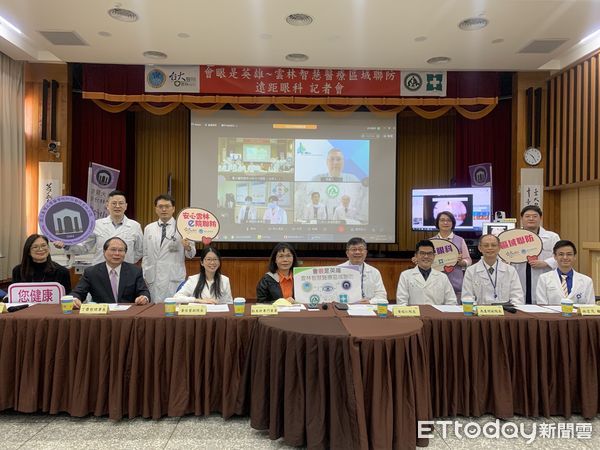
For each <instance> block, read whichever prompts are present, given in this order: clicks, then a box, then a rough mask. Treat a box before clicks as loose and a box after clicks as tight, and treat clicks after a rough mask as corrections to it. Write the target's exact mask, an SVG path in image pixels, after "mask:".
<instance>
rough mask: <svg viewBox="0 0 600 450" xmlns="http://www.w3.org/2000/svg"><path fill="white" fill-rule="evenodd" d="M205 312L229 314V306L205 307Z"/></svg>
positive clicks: (208, 305)
mask: <svg viewBox="0 0 600 450" xmlns="http://www.w3.org/2000/svg"><path fill="white" fill-rule="evenodd" d="M206 312H209V313H211V312H212V313H215V312H229V305H227V304H221V305H210V304H207V305H206Z"/></svg>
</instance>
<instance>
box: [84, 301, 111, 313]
mask: <svg viewBox="0 0 600 450" xmlns="http://www.w3.org/2000/svg"><path fill="white" fill-rule="evenodd" d="M79 314H108V303H91V304H90V303H84V304H83V305H81V307H80V308H79Z"/></svg>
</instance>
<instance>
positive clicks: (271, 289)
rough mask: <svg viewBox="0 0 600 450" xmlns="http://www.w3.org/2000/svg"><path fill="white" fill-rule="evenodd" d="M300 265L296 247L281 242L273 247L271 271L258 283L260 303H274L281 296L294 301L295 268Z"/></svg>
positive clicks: (270, 259) (270, 261) (257, 298)
mask: <svg viewBox="0 0 600 450" xmlns="http://www.w3.org/2000/svg"><path fill="white" fill-rule="evenodd" d="M297 266H298V257H297V256H296V251H295V250H294V247H292V246H291V245H290V244H288V243H286V242H280V243H279V244H277V245H276V246H275V248H273V251H272V252H271V257H270V258H269V271H268V272H267V273H265V275H264V276H263V277H262V278H261V279H260V281H259V282H258V284H257V285H256V300H257V301H258V302H259V303H273V302H274V301H276V300H279V299H280V298H285V299H286V300H287V301H289V302H291V303H294V301H295V300H294V274H293V268H294V267H297Z"/></svg>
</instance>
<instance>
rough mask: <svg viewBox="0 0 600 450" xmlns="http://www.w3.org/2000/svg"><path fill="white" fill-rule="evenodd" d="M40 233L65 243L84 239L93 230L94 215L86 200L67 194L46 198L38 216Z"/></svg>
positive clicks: (94, 224) (71, 243)
mask: <svg viewBox="0 0 600 450" xmlns="http://www.w3.org/2000/svg"><path fill="white" fill-rule="evenodd" d="M38 222H39V224H40V230H41V231H42V234H44V235H45V236H47V237H48V239H50V240H51V241H61V242H64V243H65V244H67V245H74V244H79V243H80V242H83V241H85V240H86V239H87V238H88V236H89V235H90V234H92V232H93V231H94V227H95V226H96V217H95V216H94V211H92V208H90V207H89V206H88V204H87V203H86V202H84V201H83V200H81V199H79V198H77V197H71V196H68V195H63V196H62V197H56V198H53V199H51V200H48V201H47V202H46V203H45V204H44V206H42V209H41V210H40V214H39V216H38Z"/></svg>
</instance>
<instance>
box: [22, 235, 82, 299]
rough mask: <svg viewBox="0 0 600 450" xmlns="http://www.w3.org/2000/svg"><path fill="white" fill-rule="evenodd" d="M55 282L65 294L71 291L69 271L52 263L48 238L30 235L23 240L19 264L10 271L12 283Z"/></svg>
mask: <svg viewBox="0 0 600 450" xmlns="http://www.w3.org/2000/svg"><path fill="white" fill-rule="evenodd" d="M42 281H43V282H49V281H56V282H57V283H60V284H62V285H63V287H64V288H65V293H69V292H70V291H71V276H70V274H69V271H68V270H67V269H66V268H65V267H63V266H61V265H60V264H57V263H55V262H54V261H52V258H51V257H50V245H49V243H48V238H47V237H46V236H42V235H41V234H32V235H31V236H29V237H28V238H27V239H26V240H25V245H24V246H23V258H22V259H21V264H19V265H18V266H15V267H14V269H13V271H12V282H13V283H29V282H34V283H39V282H42Z"/></svg>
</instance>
